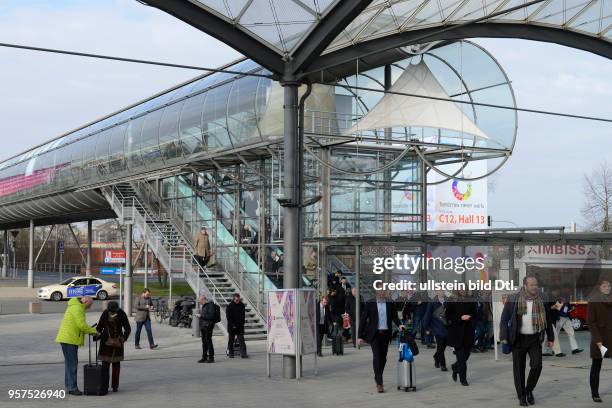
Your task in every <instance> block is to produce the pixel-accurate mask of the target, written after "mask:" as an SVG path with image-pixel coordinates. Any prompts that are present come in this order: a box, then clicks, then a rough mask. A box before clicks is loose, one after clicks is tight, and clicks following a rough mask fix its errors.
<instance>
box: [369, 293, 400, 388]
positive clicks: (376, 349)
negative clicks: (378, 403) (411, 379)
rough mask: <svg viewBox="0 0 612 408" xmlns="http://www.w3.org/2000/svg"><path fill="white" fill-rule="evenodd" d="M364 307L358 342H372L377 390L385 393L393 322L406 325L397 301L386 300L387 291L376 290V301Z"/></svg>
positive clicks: (397, 324)
mask: <svg viewBox="0 0 612 408" xmlns="http://www.w3.org/2000/svg"><path fill="white" fill-rule="evenodd" d="M363 309H364V310H363V314H362V315H361V318H360V322H359V339H358V340H357V342H358V343H359V345H362V344H363V343H364V339H365V340H366V341H367V342H368V343H369V344H370V347H371V348H372V366H373V368H374V381H375V382H376V390H377V391H378V392H379V393H383V392H385V387H384V385H383V372H384V371H385V364H386V363H387V352H388V349H389V343H390V342H391V330H392V324H393V323H395V325H396V326H398V327H399V329H400V330H404V329H405V328H406V327H405V326H404V325H403V324H402V322H401V321H400V319H399V317H398V316H397V309H396V306H395V303H393V302H388V301H387V300H386V292H385V291H382V290H379V291H376V301H375V302H367V303H366V304H365V305H364V308H363Z"/></svg>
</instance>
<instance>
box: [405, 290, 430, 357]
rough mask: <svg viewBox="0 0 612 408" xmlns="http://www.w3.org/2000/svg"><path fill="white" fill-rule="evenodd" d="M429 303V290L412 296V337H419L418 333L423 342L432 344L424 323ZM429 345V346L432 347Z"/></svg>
mask: <svg viewBox="0 0 612 408" xmlns="http://www.w3.org/2000/svg"><path fill="white" fill-rule="evenodd" d="M427 303H429V299H428V297H427V292H416V293H414V296H413V298H412V302H411V305H410V310H411V311H412V333H411V334H412V338H414V339H415V340H416V339H417V334H418V335H419V337H420V339H421V344H426V345H427V346H431V341H429V339H428V338H429V336H428V335H427V334H426V333H425V326H424V325H423V318H424V317H425V310H426V309H427ZM432 347H433V346H431V347H428V348H432Z"/></svg>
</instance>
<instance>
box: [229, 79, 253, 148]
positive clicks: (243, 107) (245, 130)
mask: <svg viewBox="0 0 612 408" xmlns="http://www.w3.org/2000/svg"><path fill="white" fill-rule="evenodd" d="M258 82H259V79H258V78H255V77H244V78H241V79H239V80H236V81H234V86H233V87H232V91H231V94H230V97H229V104H228V117H227V122H228V130H229V133H230V136H231V137H232V141H233V144H234V145H238V144H241V143H244V142H247V141H249V139H251V138H253V137H254V136H255V133H256V132H257V116H256V114H255V98H256V94H257V84H258Z"/></svg>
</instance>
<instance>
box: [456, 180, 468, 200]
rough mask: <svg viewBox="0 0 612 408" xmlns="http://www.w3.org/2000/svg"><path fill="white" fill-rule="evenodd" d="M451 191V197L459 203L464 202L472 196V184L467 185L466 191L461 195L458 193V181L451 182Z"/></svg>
mask: <svg viewBox="0 0 612 408" xmlns="http://www.w3.org/2000/svg"><path fill="white" fill-rule="evenodd" d="M452 189H453V195H454V196H455V198H456V199H457V200H459V201H466V200H467V199H468V198H470V196H471V195H472V184H471V183H467V189H466V190H465V192H464V193H462V192H461V191H459V180H457V179H455V180H453V184H452Z"/></svg>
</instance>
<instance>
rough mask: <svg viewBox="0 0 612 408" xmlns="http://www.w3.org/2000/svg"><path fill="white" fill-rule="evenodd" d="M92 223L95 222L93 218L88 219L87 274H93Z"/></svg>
mask: <svg viewBox="0 0 612 408" xmlns="http://www.w3.org/2000/svg"><path fill="white" fill-rule="evenodd" d="M92 224H93V222H92V221H91V220H87V265H86V266H85V273H86V274H87V275H91V256H92V255H91V252H92V245H91V242H92V240H93V237H92Z"/></svg>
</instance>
